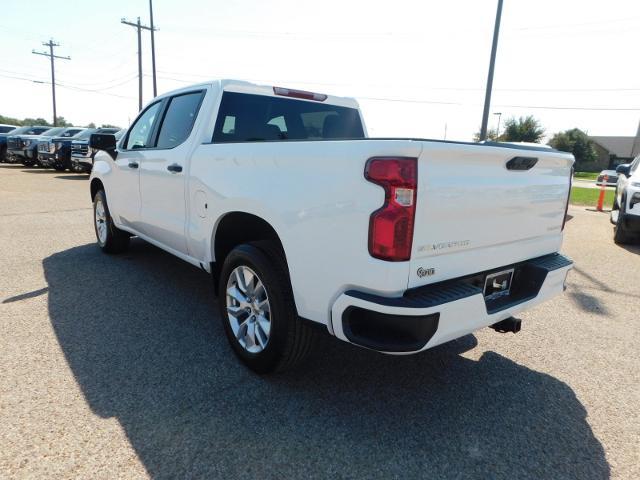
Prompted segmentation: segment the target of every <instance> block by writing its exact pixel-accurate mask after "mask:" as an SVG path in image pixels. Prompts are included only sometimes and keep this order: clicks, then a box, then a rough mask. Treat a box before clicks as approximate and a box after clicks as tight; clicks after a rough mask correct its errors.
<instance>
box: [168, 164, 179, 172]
mask: <svg viewBox="0 0 640 480" xmlns="http://www.w3.org/2000/svg"><path fill="white" fill-rule="evenodd" d="M167 170H169V171H170V172H171V173H178V172H181V171H182V165H178V164H177V163H173V164H171V165H169V166H168V167H167Z"/></svg>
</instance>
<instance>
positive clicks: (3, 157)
mask: <svg viewBox="0 0 640 480" xmlns="http://www.w3.org/2000/svg"><path fill="white" fill-rule="evenodd" d="M16 129H18V127H14V126H13V125H5V124H2V125H0V163H4V162H6V161H7V137H8V136H9V135H11V134H13V132H15V131H16Z"/></svg>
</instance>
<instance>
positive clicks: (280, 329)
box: [218, 241, 314, 373]
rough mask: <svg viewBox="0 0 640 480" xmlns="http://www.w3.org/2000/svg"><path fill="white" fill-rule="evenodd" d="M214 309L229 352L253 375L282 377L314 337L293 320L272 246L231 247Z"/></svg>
mask: <svg viewBox="0 0 640 480" xmlns="http://www.w3.org/2000/svg"><path fill="white" fill-rule="evenodd" d="M218 304H219V307H220V317H221V319H222V323H223V327H224V330H225V333H226V335H227V339H228V341H229V343H230V345H231V348H232V349H233V351H234V352H235V354H236V355H237V356H238V358H240V360H241V361H242V362H243V363H244V364H245V365H246V366H247V367H249V368H250V369H251V370H253V371H254V372H257V373H269V372H273V371H276V370H278V371H282V370H286V369H288V368H291V367H293V366H294V365H296V364H298V363H299V362H300V361H302V359H303V358H304V357H305V356H306V355H307V354H308V352H309V350H310V348H311V344H312V341H313V336H314V332H313V331H312V329H311V328H310V327H309V326H308V325H306V324H304V323H303V322H302V321H301V320H300V319H299V318H298V314H297V311H296V307H295V303H294V300H293V292H292V290H291V284H290V281H289V273H288V269H287V265H286V261H285V259H284V255H283V253H282V251H281V249H280V248H279V247H278V246H277V245H276V244H275V242H268V241H263V242H255V243H250V244H244V245H240V246H238V247H236V248H235V249H233V250H232V251H231V253H229V255H228V256H227V258H226V259H225V261H224V264H223V267H222V271H221V273H220V282H219V295H218Z"/></svg>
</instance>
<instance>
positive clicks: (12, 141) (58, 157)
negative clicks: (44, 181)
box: [0, 125, 124, 173]
mask: <svg viewBox="0 0 640 480" xmlns="http://www.w3.org/2000/svg"><path fill="white" fill-rule="evenodd" d="M93 133H108V134H114V135H115V136H116V138H120V137H121V136H122V135H123V134H124V130H120V129H118V128H85V127H47V126H41V125H31V126H24V127H17V126H15V125H0V162H3V163H4V162H9V163H22V164H23V165H24V166H26V167H36V166H37V167H43V168H53V169H55V170H58V171H63V170H70V171H72V172H76V173H88V172H91V169H92V168H93V157H94V156H95V154H96V150H94V149H92V148H89V138H90V137H91V135H92V134H93Z"/></svg>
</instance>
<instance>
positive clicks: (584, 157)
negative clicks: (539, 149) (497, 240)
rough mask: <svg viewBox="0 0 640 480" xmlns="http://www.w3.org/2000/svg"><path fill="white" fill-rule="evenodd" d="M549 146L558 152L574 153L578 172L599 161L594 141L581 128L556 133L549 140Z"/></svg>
mask: <svg viewBox="0 0 640 480" xmlns="http://www.w3.org/2000/svg"><path fill="white" fill-rule="evenodd" d="M549 145H551V146H552V147H553V148H555V149H556V150H561V151H563V152H570V153H573V156H574V157H575V159H576V170H580V168H583V167H584V166H585V164H588V163H592V162H595V161H596V160H597V159H598V153H597V152H596V149H595V148H594V146H593V141H592V140H591V139H590V138H589V136H588V135H587V134H586V133H585V132H583V131H582V130H580V129H579V128H572V129H571V130H566V131H564V132H558V133H556V134H555V135H554V136H553V137H552V138H551V140H549Z"/></svg>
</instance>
